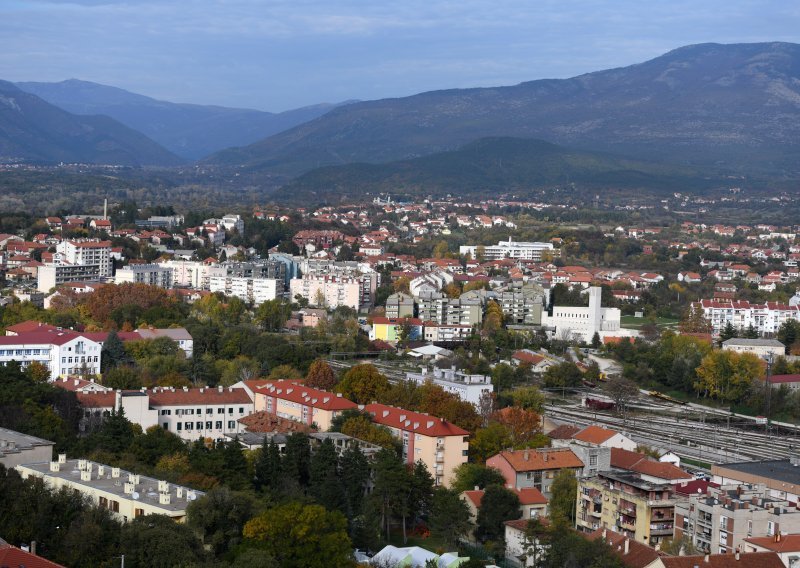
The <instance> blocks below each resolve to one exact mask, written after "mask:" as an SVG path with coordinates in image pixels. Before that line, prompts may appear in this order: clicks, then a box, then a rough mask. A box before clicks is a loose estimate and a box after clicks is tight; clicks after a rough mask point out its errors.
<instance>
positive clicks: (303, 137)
mask: <svg viewBox="0 0 800 568" xmlns="http://www.w3.org/2000/svg"><path fill="white" fill-rule="evenodd" d="M497 136H501V137H505V136H511V137H518V138H537V139H543V140H547V141H550V142H553V143H557V144H564V145H567V146H570V147H573V148H583V149H586V150H601V151H608V152H614V153H617V154H621V155H629V156H632V157H636V158H639V159H646V160H658V161H669V162H673V163H678V164H685V165H697V166H703V167H713V168H719V169H723V170H728V171H736V172H743V171H744V172H747V171H758V172H769V173H770V174H771V175H795V174H797V173H798V172H800V159H798V158H800V46H799V45H796V44H789V43H759V44H734V45H719V44H700V45H693V46H687V47H683V48H679V49H676V50H674V51H670V52H669V53H667V54H665V55H663V56H660V57H657V58H655V59H652V60H650V61H646V62H644V63H640V64H637V65H631V66H629V67H623V68H618V69H610V70H605V71H597V72H594V73H588V74H586V75H581V76H578V77H573V78H571V79H558V80H555V79H552V80H551V79H544V80H537V81H530V82H526V83H521V84H519V85H515V86H510V87H497V88H480V89H457V90H444V91H432V92H427V93H421V94H418V95H414V96H410V97H404V98H395V99H383V100H377V101H368V102H360V103H355V104H351V105H347V106H345V107H341V108H338V109H334V110H333V111H331V112H329V113H328V114H326V115H324V116H322V117H320V118H317V119H316V120H313V121H310V122H308V123H305V124H302V125H299V126H296V127H294V128H292V129H290V130H287V131H285V132H282V133H280V134H277V135H275V136H272V137H270V138H267V139H265V140H262V141H260V142H257V143H255V144H252V145H250V146H247V147H244V148H234V149H228V150H224V151H222V152H220V153H218V154H216V155H214V156H212V157H210V158H209V159H208V160H207V162H208V163H210V164H216V165H236V166H245V167H247V168H250V169H252V170H265V171H270V172H272V173H278V174H284V175H290V176H291V175H297V174H300V173H303V172H306V171H309V170H311V169H313V168H316V167H320V166H325V165H334V164H347V163H353V162H369V163H383V162H389V161H394V160H403V159H408V158H413V157H418V156H424V155H429V154H433V153H436V152H443V151H449V150H454V149H456V148H458V147H460V146H462V145H464V144H467V143H469V142H472V141H474V140H477V139H480V138H485V137H497Z"/></svg>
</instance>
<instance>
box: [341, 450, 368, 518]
mask: <svg viewBox="0 0 800 568" xmlns="http://www.w3.org/2000/svg"><path fill="white" fill-rule="evenodd" d="M339 469H340V473H341V477H342V486H343V489H344V497H345V514H346V516H347V518H348V519H353V518H355V517H356V515H358V514H359V513H361V512H362V511H363V508H364V492H365V491H366V488H367V482H369V479H370V467H369V462H368V461H367V457H366V456H365V455H364V453H363V452H362V451H361V450H360V449H358V448H357V447H355V446H350V447H349V448H347V449H346V450H345V451H344V452H343V453H342V457H341V458H340V460H339Z"/></svg>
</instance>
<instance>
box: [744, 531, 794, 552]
mask: <svg viewBox="0 0 800 568" xmlns="http://www.w3.org/2000/svg"><path fill="white" fill-rule="evenodd" d="M744 541H745V542H749V543H750V544H754V545H756V546H760V547H761V548H766V549H767V550H771V551H773V552H779V553H780V552H799V551H800V534H785V535H784V534H776V535H775V536H759V537H751V538H746V539H744Z"/></svg>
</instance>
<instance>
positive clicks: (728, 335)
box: [718, 322, 739, 345]
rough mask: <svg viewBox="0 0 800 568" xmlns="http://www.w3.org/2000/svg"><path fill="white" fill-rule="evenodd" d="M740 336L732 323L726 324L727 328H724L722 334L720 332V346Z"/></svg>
mask: <svg viewBox="0 0 800 568" xmlns="http://www.w3.org/2000/svg"><path fill="white" fill-rule="evenodd" d="M738 336H739V334H738V333H737V331H736V328H735V327H733V324H732V323H731V322H728V323H726V324H725V327H723V328H722V329H721V330H720V332H719V340H718V341H719V344H720V345H722V344H723V343H725V342H726V341H727V340H729V339H733V338H734V337H738Z"/></svg>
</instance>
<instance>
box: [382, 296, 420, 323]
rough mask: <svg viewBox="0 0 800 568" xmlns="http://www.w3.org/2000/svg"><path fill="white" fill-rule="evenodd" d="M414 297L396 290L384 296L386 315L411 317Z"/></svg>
mask: <svg viewBox="0 0 800 568" xmlns="http://www.w3.org/2000/svg"><path fill="white" fill-rule="evenodd" d="M414 308H415V305H414V298H412V297H411V296H409V295H408V294H403V293H402V292H398V293H396V294H392V295H391V296H389V297H388V298H386V317H387V318H390V319H396V318H413V317H414V312H415V309H414Z"/></svg>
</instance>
